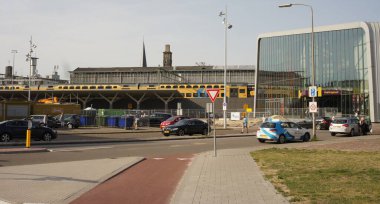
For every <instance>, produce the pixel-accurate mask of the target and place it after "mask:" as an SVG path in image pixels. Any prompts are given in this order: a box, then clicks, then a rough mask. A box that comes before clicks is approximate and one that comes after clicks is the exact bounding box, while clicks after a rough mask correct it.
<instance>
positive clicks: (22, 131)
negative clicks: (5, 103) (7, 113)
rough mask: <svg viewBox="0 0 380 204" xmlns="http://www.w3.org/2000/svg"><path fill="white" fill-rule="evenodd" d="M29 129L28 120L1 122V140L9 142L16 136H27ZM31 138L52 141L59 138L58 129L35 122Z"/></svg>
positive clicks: (23, 137)
mask: <svg viewBox="0 0 380 204" xmlns="http://www.w3.org/2000/svg"><path fill="white" fill-rule="evenodd" d="M27 129H28V121H27V120H7V121H3V122H0V142H9V141H10V140H12V139H14V138H22V139H25V138H26V130H27ZM31 133H32V135H31V138H32V139H34V140H44V141H51V140H53V139H55V138H57V131H54V130H53V129H51V128H49V127H45V126H41V125H40V124H39V123H33V125H32V128H31Z"/></svg>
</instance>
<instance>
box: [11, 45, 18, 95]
mask: <svg viewBox="0 0 380 204" xmlns="http://www.w3.org/2000/svg"><path fill="white" fill-rule="evenodd" d="M11 53H13V66H12V89H13V78H14V75H15V74H14V73H15V57H16V53H18V51H17V50H12V51H11Z"/></svg>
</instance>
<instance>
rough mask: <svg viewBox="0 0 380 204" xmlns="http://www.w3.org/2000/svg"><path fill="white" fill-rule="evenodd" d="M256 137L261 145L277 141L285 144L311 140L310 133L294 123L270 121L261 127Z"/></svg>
mask: <svg viewBox="0 0 380 204" xmlns="http://www.w3.org/2000/svg"><path fill="white" fill-rule="evenodd" d="M256 137H257V140H258V141H259V142H261V143H264V142H265V141H275V142H277V143H279V144H283V143H285V142H287V141H294V140H301V141H303V142H307V141H309V140H310V133H309V130H308V129H305V128H302V127H301V126H300V125H298V124H296V123H294V122H282V121H268V122H264V123H262V124H261V125H260V129H259V130H258V131H257V133H256Z"/></svg>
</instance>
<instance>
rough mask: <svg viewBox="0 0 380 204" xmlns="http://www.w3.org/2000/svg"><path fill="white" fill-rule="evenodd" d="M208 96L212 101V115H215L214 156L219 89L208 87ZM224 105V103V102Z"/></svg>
mask: <svg viewBox="0 0 380 204" xmlns="http://www.w3.org/2000/svg"><path fill="white" fill-rule="evenodd" d="M206 91H207V94H208V97H209V98H210V100H211V102H212V113H213V114H212V115H213V121H214V122H213V123H214V124H213V127H214V157H216V131H215V106H214V102H215V99H216V97H217V96H218V95H219V89H206ZM223 107H224V104H223Z"/></svg>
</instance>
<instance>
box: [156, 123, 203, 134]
mask: <svg viewBox="0 0 380 204" xmlns="http://www.w3.org/2000/svg"><path fill="white" fill-rule="evenodd" d="M207 133H208V125H207V123H205V122H203V121H201V120H198V119H183V120H180V121H178V122H177V123H175V124H174V125H168V126H166V127H165V128H164V129H163V130H162V134H164V135H165V136H169V135H179V136H183V135H185V134H186V135H193V134H202V135H207Z"/></svg>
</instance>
